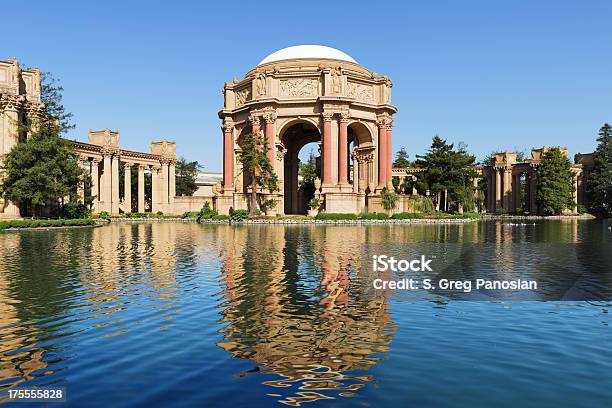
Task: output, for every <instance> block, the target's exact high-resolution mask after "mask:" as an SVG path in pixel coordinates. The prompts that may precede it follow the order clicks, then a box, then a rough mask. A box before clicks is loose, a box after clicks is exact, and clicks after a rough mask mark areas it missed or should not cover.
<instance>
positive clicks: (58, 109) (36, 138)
mask: <svg viewBox="0 0 612 408" xmlns="http://www.w3.org/2000/svg"><path fill="white" fill-rule="evenodd" d="M62 90H63V88H62V87H61V86H59V85H58V83H57V81H56V80H55V79H54V78H53V77H52V76H51V75H49V74H44V75H43V81H42V88H41V101H42V102H43V103H44V104H45V113H44V114H43V116H42V117H41V118H39V119H34V120H33V119H31V118H28V120H26V121H25V123H22V124H20V129H19V132H20V134H24V135H28V138H27V139H26V140H24V141H23V142H21V143H18V144H17V145H16V146H15V147H14V148H13V149H12V150H11V151H10V152H9V153H8V154H6V155H5V157H4V163H3V166H2V167H3V168H2V170H3V172H4V178H3V180H2V183H1V184H0V192H1V193H2V196H3V197H4V198H5V199H7V200H10V201H17V202H21V203H23V204H24V205H25V206H27V207H28V208H31V209H32V212H33V214H34V215H40V213H41V210H42V208H43V207H44V206H48V207H50V208H52V209H53V207H54V206H56V205H58V204H59V205H60V209H61V210H62V212H64V207H65V205H66V204H68V203H71V204H72V205H73V206H74V205H76V203H77V201H78V198H77V195H76V191H77V186H78V184H79V183H80V182H85V177H84V175H83V170H82V169H81V167H80V166H79V164H78V155H77V153H76V151H75V150H74V149H73V148H72V145H71V143H70V142H69V141H67V140H65V139H63V138H61V134H62V133H65V132H66V131H67V130H68V129H70V128H72V127H74V125H72V124H71V123H70V118H71V117H72V114H70V113H67V112H66V111H65V109H64V106H63V105H62ZM65 197H68V198H69V199H68V201H66V200H65Z"/></svg>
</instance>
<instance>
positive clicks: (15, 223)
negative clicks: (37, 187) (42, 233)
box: [0, 218, 95, 230]
mask: <svg viewBox="0 0 612 408" xmlns="http://www.w3.org/2000/svg"><path fill="white" fill-rule="evenodd" d="M94 224H95V221H94V220H92V219H90V218H76V219H67V220H64V219H60V220H28V219H25V220H6V221H0V230H4V229H8V228H48V227H75V226H84V225H94Z"/></svg>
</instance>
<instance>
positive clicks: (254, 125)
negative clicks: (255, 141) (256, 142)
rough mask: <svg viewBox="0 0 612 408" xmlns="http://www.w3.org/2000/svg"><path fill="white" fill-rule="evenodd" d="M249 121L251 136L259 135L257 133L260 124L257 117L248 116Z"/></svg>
mask: <svg viewBox="0 0 612 408" xmlns="http://www.w3.org/2000/svg"><path fill="white" fill-rule="evenodd" d="M249 121H250V122H251V130H252V132H253V134H254V135H257V134H259V131H260V130H261V127H260V122H259V117H258V116H250V117H249Z"/></svg>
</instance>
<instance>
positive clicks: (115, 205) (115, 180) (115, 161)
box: [111, 155, 119, 214]
mask: <svg viewBox="0 0 612 408" xmlns="http://www.w3.org/2000/svg"><path fill="white" fill-rule="evenodd" d="M112 169H113V171H112V181H111V186H112V187H111V188H112V194H111V203H112V205H111V213H112V214H119V156H118V155H115V156H113V158H112Z"/></svg>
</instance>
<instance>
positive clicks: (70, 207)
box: [62, 201, 91, 219]
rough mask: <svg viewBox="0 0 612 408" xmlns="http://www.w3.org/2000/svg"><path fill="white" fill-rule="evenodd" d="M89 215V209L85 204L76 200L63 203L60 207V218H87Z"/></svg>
mask: <svg viewBox="0 0 612 408" xmlns="http://www.w3.org/2000/svg"><path fill="white" fill-rule="evenodd" d="M89 217H91V210H90V209H89V207H87V206H86V205H85V204H82V203H77V202H73V201H71V202H69V203H66V204H64V207H63V208H62V218H70V219H76V218H89Z"/></svg>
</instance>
